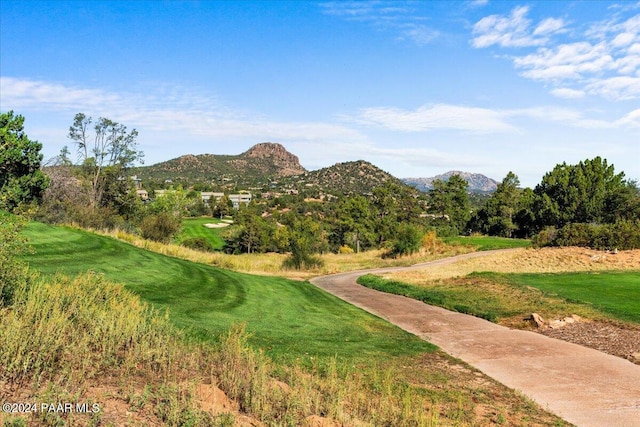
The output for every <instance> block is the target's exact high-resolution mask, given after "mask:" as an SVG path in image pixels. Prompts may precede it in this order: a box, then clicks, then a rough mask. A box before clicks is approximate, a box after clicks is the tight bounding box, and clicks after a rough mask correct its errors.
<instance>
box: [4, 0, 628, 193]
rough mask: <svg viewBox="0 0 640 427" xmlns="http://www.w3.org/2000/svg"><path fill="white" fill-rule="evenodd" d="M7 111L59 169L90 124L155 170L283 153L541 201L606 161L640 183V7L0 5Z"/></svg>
mask: <svg viewBox="0 0 640 427" xmlns="http://www.w3.org/2000/svg"><path fill="white" fill-rule="evenodd" d="M0 76H1V77H0V78H1V80H0V109H1V110H2V111H3V112H6V111H8V110H14V111H15V112H16V113H18V114H22V115H24V116H25V118H26V130H27V133H28V135H29V136H30V137H31V138H32V139H37V140H38V141H40V142H41V143H42V144H43V146H44V148H43V150H44V153H45V157H46V158H49V157H53V156H55V155H56V154H58V152H59V151H60V149H61V148H62V147H63V146H64V145H69V146H70V148H72V147H71V144H70V141H69V140H68V139H67V137H66V135H67V133H68V128H69V126H70V125H71V123H72V120H73V116H74V115H75V113H78V112H84V113H86V114H88V115H91V116H93V117H94V118H98V117H101V116H102V117H108V118H110V119H112V120H116V121H118V122H121V123H123V124H125V125H126V126H127V127H129V128H130V129H131V128H136V129H137V130H138V131H139V133H140V136H139V138H138V142H139V145H140V148H141V149H142V150H143V151H144V152H145V164H153V163H157V162H160V161H163V160H168V159H170V158H175V157H178V156H180V155H183V154H202V153H211V154H238V153H241V152H243V151H245V150H246V149H248V148H249V147H251V146H252V145H254V144H256V143H259V142H265V141H271V142H279V143H281V144H283V145H284V146H285V147H286V148H287V149H288V150H289V151H291V152H292V153H294V154H296V155H297V156H298V157H299V158H300V161H301V163H302V165H303V166H305V167H306V168H307V169H318V168H321V167H325V166H330V165H332V164H334V163H336V162H341V161H348V160H358V159H364V160H367V161H370V162H372V163H374V164H375V165H377V166H379V167H381V168H382V169H384V170H386V171H388V172H390V173H392V174H394V175H395V176H398V177H418V176H433V175H435V174H438V173H442V172H445V171H448V170H464V171H468V172H479V173H483V174H485V175H488V176H490V177H492V178H494V179H497V180H501V179H502V178H503V177H504V176H505V175H506V173H507V172H508V171H510V170H512V171H513V172H515V173H516V174H517V175H518V176H519V177H520V180H521V183H522V184H523V185H526V186H535V185H536V184H537V183H539V182H540V180H541V178H542V175H543V174H544V173H546V172H548V171H550V170H551V169H552V168H553V167H554V166H555V165H556V164H558V163H562V162H563V161H566V162H568V163H577V162H578V161H580V160H584V159H586V158H592V157H595V156H598V155H599V156H602V157H604V158H606V159H608V161H609V162H610V163H613V164H614V165H615V166H616V170H617V171H624V172H625V173H626V175H627V176H628V177H630V178H633V179H640V2H638V1H635V0H634V1H624V2H596V1H584V2H574V1H553V2H551V1H548V2H533V1H530V2H520V1H457V2H456V1H446V2H436V1H372V2H365V1H319V2H306V1H275V2H267V1H251V2H250V1H233V2H223V1H206V0H200V1H169V0H166V1H161V0H158V1H143V0H136V1H99V0H92V1H62V0H57V1H54V0H48V1H30V0H22V1H10V0H0Z"/></svg>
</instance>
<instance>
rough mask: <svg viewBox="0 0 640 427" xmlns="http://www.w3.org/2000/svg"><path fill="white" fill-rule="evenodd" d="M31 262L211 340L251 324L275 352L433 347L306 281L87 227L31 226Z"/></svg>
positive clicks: (366, 352) (363, 352) (260, 342)
mask: <svg viewBox="0 0 640 427" xmlns="http://www.w3.org/2000/svg"><path fill="white" fill-rule="evenodd" d="M25 234H26V235H27V237H28V238H29V239H30V240H31V242H32V245H33V248H34V253H33V254H30V255H29V256H28V261H29V264H30V265H31V266H32V267H33V268H35V269H37V270H39V271H41V272H42V273H44V274H45V275H49V276H52V275H54V274H55V273H57V272H61V273H64V274H68V275H75V274H78V273H82V272H85V271H87V270H89V269H90V270H93V271H95V272H98V273H103V274H104V276H105V277H106V278H107V279H109V280H112V281H117V282H120V283H123V284H124V285H125V286H126V287H127V288H128V289H130V290H132V291H134V292H135V293H137V294H138V295H140V296H141V297H142V298H143V299H145V300H147V301H150V302H152V303H153V304H154V305H155V306H156V307H160V308H167V309H168V310H169V313H170V319H171V320H172V322H173V323H175V324H176V325H178V326H180V327H184V328H187V329H188V330H190V331H191V333H192V334H194V335H196V336H198V337H201V338H203V339H206V338H207V337H212V336H214V335H218V334H220V333H222V332H224V331H225V330H227V329H228V328H229V327H230V326H232V325H233V324H234V323H239V322H244V323H246V325H247V330H248V331H249V332H250V333H252V334H253V336H252V338H251V342H252V343H253V344H255V345H256V346H259V347H261V348H263V349H264V350H265V351H266V352H267V353H268V354H270V355H273V356H275V357H292V358H296V357H300V356H304V355H318V356H333V355H338V356H348V357H352V356H358V357H373V356H376V355H379V354H382V353H389V354H413V353H417V352H420V351H429V350H432V349H433V346H430V345H429V344H427V343H425V342H424V341H421V340H419V339H418V338H416V337H414V336H412V335H410V334H408V333H405V332H404V331H402V330H400V329H399V328H396V327H393V326H391V325H390V324H388V323H387V322H384V321H382V320H381V319H378V318H376V317H374V316H372V315H369V314H367V313H365V312H364V311H362V310H360V309H357V308H355V307H353V306H351V305H349V304H347V303H344V302H342V301H341V300H339V299H337V298H335V297H333V296H331V295H329V294H327V293H325V292H323V291H321V290H319V289H317V288H316V287H314V286H312V285H310V284H309V283H306V282H297V281H291V280H286V279H282V278H278V277H261V276H253V275H248V274H242V273H237V272H232V271H227V270H221V269H218V268H214V267H210V266H207V265H203V264H196V263H192V262H189V261H185V260H181V259H176V258H171V257H167V256H164V255H160V254H157V253H153V252H149V251H146V250H141V249H138V248H135V247H133V246H130V245H128V244H125V243H122V242H119V241H116V240H114V239H111V238H108V237H103V236H97V235H94V234H91V233H88V232H85V231H81V230H76V229H70V228H64V227H53V226H49V225H44V224H40V223H31V224H29V226H28V227H27V228H26V230H25Z"/></svg>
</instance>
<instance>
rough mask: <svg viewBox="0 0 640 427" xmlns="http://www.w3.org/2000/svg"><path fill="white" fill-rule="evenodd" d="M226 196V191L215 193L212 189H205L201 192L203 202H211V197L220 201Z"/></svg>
mask: <svg viewBox="0 0 640 427" xmlns="http://www.w3.org/2000/svg"><path fill="white" fill-rule="evenodd" d="M223 196H224V193H214V192H212V191H203V192H201V193H200V197H202V202H203V203H211V199H213V200H214V201H216V202H217V201H219V200H220V199H221V198H222V197H223Z"/></svg>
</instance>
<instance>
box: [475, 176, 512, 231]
mask: <svg viewBox="0 0 640 427" xmlns="http://www.w3.org/2000/svg"><path fill="white" fill-rule="evenodd" d="M519 185H520V180H519V179H518V177H517V176H516V175H515V174H514V173H513V172H509V173H508V174H507V176H506V177H505V178H504V179H503V180H502V182H501V183H500V184H498V188H497V189H496V191H495V192H494V193H493V194H492V195H491V197H490V198H489V200H487V203H486V204H485V207H484V208H483V209H481V210H480V212H478V217H479V224H478V225H479V227H478V228H480V230H481V231H482V232H483V233H486V234H488V235H490V236H500V237H513V235H514V233H515V232H516V231H517V230H518V225H517V222H516V220H515V219H516V216H517V214H518V212H519V210H520V209H521V193H522V190H520V189H519V188H518V187H519Z"/></svg>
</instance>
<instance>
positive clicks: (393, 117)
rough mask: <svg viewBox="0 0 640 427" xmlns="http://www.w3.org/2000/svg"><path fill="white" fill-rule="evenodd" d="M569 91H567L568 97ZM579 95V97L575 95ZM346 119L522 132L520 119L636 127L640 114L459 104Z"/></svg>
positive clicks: (397, 126)
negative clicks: (617, 116)
mask: <svg viewBox="0 0 640 427" xmlns="http://www.w3.org/2000/svg"><path fill="white" fill-rule="evenodd" d="M568 93H569V92H566V91H565V97H567V96H568ZM573 95H574V96H577V94H573ZM345 119H347V120H349V121H352V122H355V123H358V124H360V125H364V126H369V127H377V128H382V129H386V130H393V131H401V132H431V131H458V132H471V133H502V132H520V128H519V127H518V124H517V120H518V119H529V120H537V121H542V122H547V123H550V122H553V123H562V124H564V125H566V126H571V127H575V128H581V129H614V128H621V127H636V126H637V125H638V123H637V112H636V111H633V112H631V113H629V114H628V115H626V116H624V117H623V118H620V119H616V120H605V119H602V118H598V117H587V116H585V115H584V114H583V113H581V112H579V111H576V110H572V109H567V108H559V107H554V106H544V107H532V108H521V109H489V108H480V107H469V106H459V105H448V104H437V105H425V106H422V107H419V108H417V109H415V110H403V109H400V108H395V107H375V108H366V109H363V110H360V111H359V112H358V113H357V114H356V115H354V116H352V117H346V118H345Z"/></svg>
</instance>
